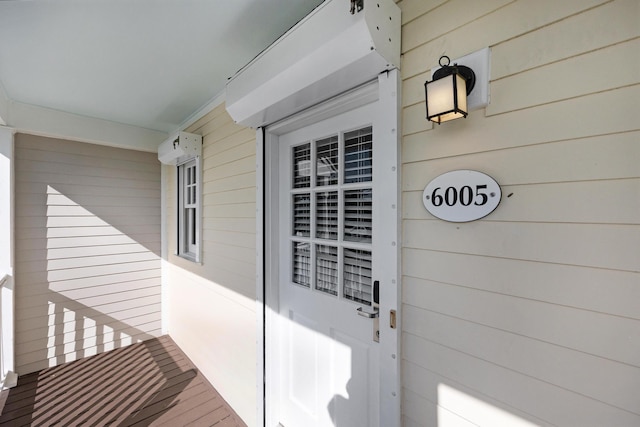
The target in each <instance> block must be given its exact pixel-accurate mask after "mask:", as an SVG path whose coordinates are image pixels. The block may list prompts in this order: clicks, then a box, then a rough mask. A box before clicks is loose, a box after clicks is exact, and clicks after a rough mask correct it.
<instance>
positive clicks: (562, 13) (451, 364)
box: [399, 0, 640, 427]
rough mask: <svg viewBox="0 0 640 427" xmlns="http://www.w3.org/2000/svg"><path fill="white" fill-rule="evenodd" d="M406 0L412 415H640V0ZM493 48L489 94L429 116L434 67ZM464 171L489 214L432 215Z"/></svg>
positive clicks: (598, 420)
mask: <svg viewBox="0 0 640 427" xmlns="http://www.w3.org/2000/svg"><path fill="white" fill-rule="evenodd" d="M399 6H400V7H401V8H402V10H403V40H402V43H403V63H402V76H403V107H404V108H403V144H402V151H403V175H402V179H403V185H402V189H403V216H404V220H403V240H404V243H403V253H402V256H403V301H404V304H403V316H404V317H403V337H402V338H403V366H402V369H403V386H404V388H403V414H404V415H403V421H404V425H405V426H406V427H415V426H440V427H442V426H448V425H461V426H462V425H464V426H466V425H469V426H471V425H486V426H497V425H509V426H515V425H519V423H520V424H522V425H527V424H528V423H531V424H535V425H562V426H605V425H610V426H613V425H615V426H637V425H640V393H639V392H638V391H639V385H640V274H639V271H640V256H639V250H640V166H639V165H640V163H639V159H640V144H638V141H639V139H640V120H639V116H638V99H639V98H640V56H639V52H640V39H639V36H640V25H639V22H640V10H639V8H640V3H639V2H638V1H637V0H615V1H602V0H567V1H561V2H558V1H547V0H523V1H511V0H491V1H489V0H486V1H482V2H470V1H466V0H451V1H436V0H431V1H426V0H402V1H401V2H399ZM487 46H489V47H490V48H491V89H490V93H491V103H490V105H489V106H488V107H487V108H486V110H479V111H473V112H471V113H470V116H469V117H468V118H467V119H465V120H457V121H454V122H450V123H445V124H443V125H441V126H436V127H432V126H431V125H430V124H429V123H428V122H427V121H426V120H425V119H424V88H423V84H424V81H425V80H427V79H428V78H430V75H429V74H428V70H429V69H430V68H432V67H434V66H437V63H438V59H439V57H440V56H441V55H442V54H446V55H448V56H450V57H451V58H456V57H460V56H463V55H465V54H468V53H470V52H473V51H476V50H478V49H481V48H483V47H487ZM455 169H475V170H479V171H482V172H485V173H487V174H489V175H491V176H493V177H494V178H495V179H496V180H497V181H498V182H499V183H500V184H501V186H502V193H503V200H502V204H501V205H500V206H499V207H498V209H497V210H496V211H495V212H494V213H493V214H491V215H490V216H489V217H487V218H485V219H483V220H480V221H476V222H472V223H467V224H452V223H447V222H444V221H440V220H437V219H435V218H434V217H432V216H430V215H429V214H428V213H427V211H426V210H425V209H424V207H423V205H422V201H421V196H422V190H423V189H424V187H425V185H426V184H427V183H428V182H429V181H430V180H431V179H433V178H434V177H436V176H438V175H439V174H441V173H444V172H447V171H450V170H455Z"/></svg>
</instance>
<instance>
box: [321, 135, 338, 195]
mask: <svg viewBox="0 0 640 427" xmlns="http://www.w3.org/2000/svg"><path fill="white" fill-rule="evenodd" d="M337 183H338V136H337V135H336V136H332V137H330V138H326V139H321V140H319V141H317V142H316V185H318V186H323V185H336V184H337Z"/></svg>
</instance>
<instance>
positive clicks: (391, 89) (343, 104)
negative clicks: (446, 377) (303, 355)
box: [256, 69, 402, 427]
mask: <svg viewBox="0 0 640 427" xmlns="http://www.w3.org/2000/svg"><path fill="white" fill-rule="evenodd" d="M376 99H377V100H378V101H379V102H378V103H377V105H378V108H377V109H376V115H377V117H376V119H375V120H376V123H377V128H376V129H375V130H374V132H375V138H382V139H384V140H385V143H384V144H382V146H383V147H384V150H385V152H377V153H376V154H375V156H376V160H375V161H382V162H384V168H383V170H384V176H382V177H381V178H382V179H380V182H377V183H376V184H375V185H376V190H375V191H382V192H385V193H387V192H389V193H388V194H393V195H394V196H393V199H394V200H395V203H393V204H391V205H390V206H385V207H383V208H382V209H381V211H380V212H377V213H378V214H380V215H382V218H383V223H384V224H388V227H384V228H383V229H382V230H379V232H381V233H383V241H386V242H388V244H389V245H390V246H391V248H390V250H391V251H393V253H395V254H396V256H395V257H392V258H391V259H384V260H378V262H384V265H385V268H384V271H383V272H382V276H381V277H380V278H379V280H380V281H381V282H382V283H386V284H388V285H387V286H381V287H380V302H381V306H380V384H381V390H380V405H379V406H380V425H381V426H385V427H393V426H400V423H401V414H400V391H401V382H400V363H401V357H400V336H401V331H402V325H401V312H400V307H401V298H400V291H401V286H400V271H399V266H400V247H401V244H400V240H399V239H400V220H401V216H400V206H401V205H400V194H401V192H400V168H399V162H400V105H401V104H400V76H399V71H398V70H395V69H394V70H391V71H388V72H385V73H382V74H380V75H379V76H378V79H377V81H374V82H371V83H369V84H365V85H363V86H360V87H358V88H355V89H353V90H351V91H349V92H348V93H346V94H343V95H340V96H338V97H336V98H333V99H332V100H329V101H327V102H324V103H322V104H320V105H319V106H317V107H314V108H311V109H309V110H305V111H303V112H301V113H299V114H297V115H295V116H294V117H291V118H288V119H284V120H282V121H280V122H278V123H277V124H273V125H270V126H268V127H267V128H266V129H264V128H260V129H258V130H257V132H256V144H257V147H256V157H257V170H256V183H257V192H256V194H257V198H258V200H257V212H256V220H257V224H256V227H257V228H256V230H257V233H256V236H257V241H256V253H257V259H256V267H257V288H256V300H257V301H256V303H257V307H256V308H257V310H256V311H257V317H258V322H257V323H258V325H257V331H256V332H257V337H258V339H257V353H258V354H257V366H256V368H257V369H256V371H257V375H256V387H257V400H258V401H257V410H258V414H257V419H258V421H259V423H262V424H263V425H264V426H269V427H275V425H274V424H273V421H271V422H270V420H277V419H278V418H277V415H278V414H277V413H276V412H277V408H275V406H276V405H274V404H271V402H273V401H274V400H275V399H277V396H278V390H277V387H278V382H277V381H276V380H275V379H274V380H273V381H272V380H271V379H272V378H274V370H275V368H276V366H277V364H276V363H273V364H271V363H270V361H271V360H274V352H275V350H274V349H276V348H277V347H278V345H277V344H278V341H277V340H278V336H277V333H276V331H275V327H274V325H275V324H276V323H275V320H276V318H277V316H278V306H277V305H278V301H279V299H278V283H279V282H278V268H277V267H278V259H279V254H278V246H279V242H278V239H277V238H275V239H271V238H270V237H269V236H271V235H272V233H273V232H274V230H277V218H278V194H277V191H278V171H279V168H280V166H281V165H279V163H278V160H279V159H278V144H276V142H277V140H278V135H281V134H284V133H286V132H290V131H292V130H294V129H298V128H301V127H303V126H306V125H309V124H311V123H314V122H317V121H319V120H322V119H325V118H329V117H332V116H335V115H337V114H340V113H342V112H346V111H349V110H351V109H353V108H356V107H358V106H360V105H364V104H367V103H369V102H372V101H375V100H376ZM392 311H395V329H391V327H390V325H391V316H392ZM266 342H269V346H265V343H266ZM260 420H263V421H260Z"/></svg>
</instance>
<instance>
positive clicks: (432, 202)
mask: <svg viewBox="0 0 640 427" xmlns="http://www.w3.org/2000/svg"><path fill="white" fill-rule="evenodd" d="M501 194H502V193H501V191H500V185H498V183H497V182H496V181H495V180H494V179H493V178H491V177H490V176H489V175H486V174H484V173H482V172H477V171H471V170H458V171H452V172H447V173H445V174H442V175H440V176H438V177H436V178H434V179H433V180H432V181H431V182H430V183H429V184H427V186H426V187H425V189H424V192H423V196H422V201H423V203H424V206H425V208H426V209H427V210H428V211H429V212H430V213H431V214H432V215H433V216H435V217H437V218H440V219H443V220H445V221H451V222H468V221H474V220H476V219H480V218H483V217H485V216H487V215H489V214H490V213H491V212H493V210H494V209H495V208H496V207H497V206H498V204H499V203H500V199H501Z"/></svg>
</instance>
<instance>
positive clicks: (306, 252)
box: [292, 242, 311, 288]
mask: <svg viewBox="0 0 640 427" xmlns="http://www.w3.org/2000/svg"><path fill="white" fill-rule="evenodd" d="M310 249H311V246H310V244H309V243H306V242H293V278H292V279H293V282H294V283H297V284H299V285H302V286H305V287H307V288H308V287H310V286H311V251H310Z"/></svg>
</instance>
